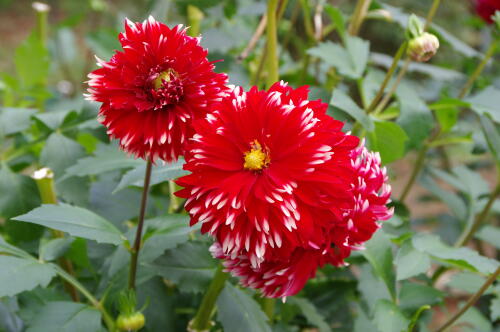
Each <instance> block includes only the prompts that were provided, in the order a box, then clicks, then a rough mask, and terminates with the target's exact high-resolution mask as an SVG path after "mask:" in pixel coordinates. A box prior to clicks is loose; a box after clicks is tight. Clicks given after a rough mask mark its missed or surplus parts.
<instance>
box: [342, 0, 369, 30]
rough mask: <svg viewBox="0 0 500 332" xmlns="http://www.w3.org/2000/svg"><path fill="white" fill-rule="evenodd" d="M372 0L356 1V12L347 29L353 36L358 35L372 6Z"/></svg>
mask: <svg viewBox="0 0 500 332" xmlns="http://www.w3.org/2000/svg"><path fill="white" fill-rule="evenodd" d="M371 2H372V1H371V0H358V2H357V3H356V8H355V9H354V13H353V15H352V18H351V22H350V23H349V27H348V30H347V32H348V33H349V34H350V35H351V36H356V35H357V34H358V32H359V29H360V28H361V24H362V23H363V21H364V19H365V17H366V14H367V13H368V8H370V4H371Z"/></svg>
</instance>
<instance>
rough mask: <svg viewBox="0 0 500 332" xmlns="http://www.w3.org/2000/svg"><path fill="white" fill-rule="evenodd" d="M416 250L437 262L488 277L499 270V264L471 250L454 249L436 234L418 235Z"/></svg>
mask: <svg viewBox="0 0 500 332" xmlns="http://www.w3.org/2000/svg"><path fill="white" fill-rule="evenodd" d="M413 246H414V247H415V249H417V250H420V251H423V252H426V253H428V254H429V255H430V256H432V257H433V258H435V259H436V260H439V261H442V262H445V263H448V264H452V265H455V266H458V267H460V268H463V269H467V270H471V271H477V272H480V273H482V274H485V275H488V274H491V273H493V272H495V270H496V269H497V268H498V266H499V264H500V263H499V262H498V261H496V260H494V259H491V258H487V257H484V256H481V255H479V254H478V253H477V252H476V251H474V250H471V249H469V248H464V247H462V248H452V247H449V246H448V245H446V244H444V243H443V242H441V240H440V239H439V236H437V235H435V234H418V235H416V236H414V237H413Z"/></svg>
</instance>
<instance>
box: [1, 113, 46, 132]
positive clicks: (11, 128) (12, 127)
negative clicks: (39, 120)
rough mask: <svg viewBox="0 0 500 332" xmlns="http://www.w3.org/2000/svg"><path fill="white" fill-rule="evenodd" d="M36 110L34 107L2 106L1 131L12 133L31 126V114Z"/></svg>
mask: <svg viewBox="0 0 500 332" xmlns="http://www.w3.org/2000/svg"><path fill="white" fill-rule="evenodd" d="M36 112H37V110H35V109H32V108H13V107H2V108H0V133H1V134H3V135H12V134H15V133H18V132H20V131H23V130H26V129H28V128H29V127H30V126H31V116H32V115H33V114H35V113H36Z"/></svg>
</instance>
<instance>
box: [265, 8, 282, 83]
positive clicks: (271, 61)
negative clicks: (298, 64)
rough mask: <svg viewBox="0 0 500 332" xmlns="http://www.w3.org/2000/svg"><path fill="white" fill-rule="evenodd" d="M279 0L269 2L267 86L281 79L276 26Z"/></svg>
mask: <svg viewBox="0 0 500 332" xmlns="http://www.w3.org/2000/svg"><path fill="white" fill-rule="evenodd" d="M277 10H278V0H268V3H267V56H266V62H267V80H266V85H267V88H270V87H271V86H272V85H273V84H274V83H276V82H277V81H278V80H279V72H278V53H277V50H276V49H277V47H278V46H277V44H278V33H277V28H276V13H277Z"/></svg>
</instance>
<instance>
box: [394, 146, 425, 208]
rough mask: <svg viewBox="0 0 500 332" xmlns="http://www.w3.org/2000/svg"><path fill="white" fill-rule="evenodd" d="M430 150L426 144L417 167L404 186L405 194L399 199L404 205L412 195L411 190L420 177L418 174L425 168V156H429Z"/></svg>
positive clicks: (419, 154)
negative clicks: (409, 195)
mask: <svg viewBox="0 0 500 332" xmlns="http://www.w3.org/2000/svg"><path fill="white" fill-rule="evenodd" d="M428 150H429V145H427V144H424V146H423V147H422V148H421V149H420V151H419V152H418V156H417V160H416V162H415V166H414V167H413V170H412V172H411V175H410V178H409V179H408V182H407V183H406V185H405V186H404V189H403V193H402V194H401V198H400V199H399V200H400V201H401V202H402V203H404V201H405V200H406V198H407V196H408V194H409V193H410V189H411V188H412V186H413V184H414V183H415V180H416V179H417V177H418V174H419V173H420V171H421V170H422V167H423V166H424V161H425V155H426V154H427V151H428Z"/></svg>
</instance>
